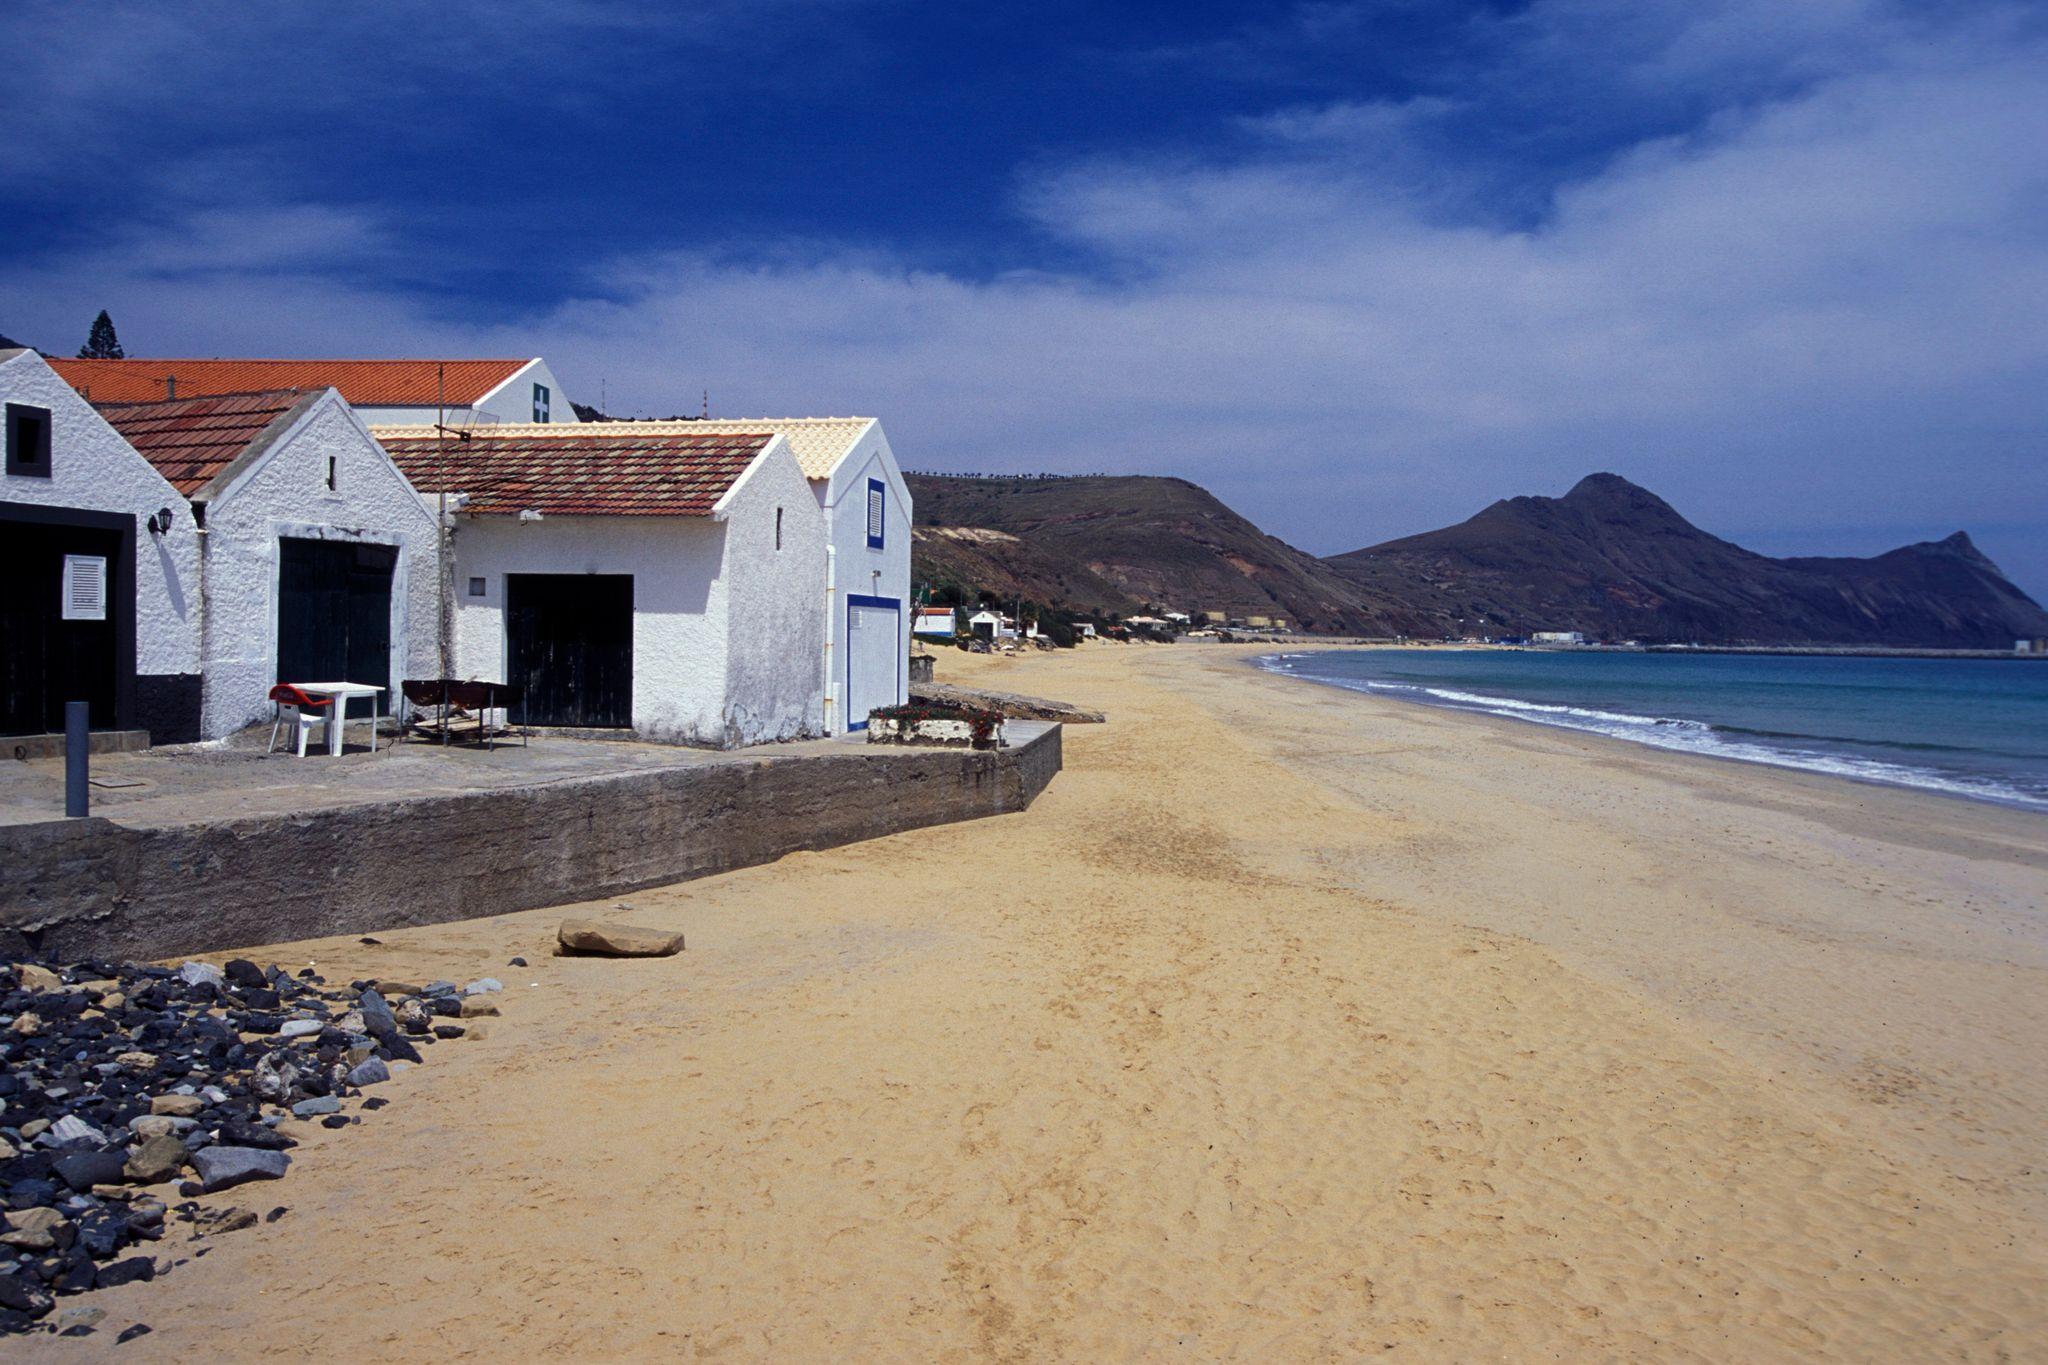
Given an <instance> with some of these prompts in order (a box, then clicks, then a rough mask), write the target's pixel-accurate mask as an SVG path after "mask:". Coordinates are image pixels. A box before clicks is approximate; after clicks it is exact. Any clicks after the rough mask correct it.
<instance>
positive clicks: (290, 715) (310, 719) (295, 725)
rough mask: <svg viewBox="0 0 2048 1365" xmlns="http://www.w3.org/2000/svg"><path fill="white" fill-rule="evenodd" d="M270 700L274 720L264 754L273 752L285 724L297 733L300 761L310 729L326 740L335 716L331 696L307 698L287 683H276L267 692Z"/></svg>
mask: <svg viewBox="0 0 2048 1365" xmlns="http://www.w3.org/2000/svg"><path fill="white" fill-rule="evenodd" d="M270 700H271V701H272V702H274V703H275V704H276V706H277V718H276V719H275V720H273V721H272V722H271V725H270V743H269V745H268V746H267V747H265V749H264V750H263V752H264V753H266V754H267V753H272V752H274V751H275V750H276V748H277V732H278V731H279V730H280V729H282V728H284V727H285V726H286V725H290V726H291V727H292V729H293V730H295V731H297V732H298V737H299V746H298V747H299V757H300V758H304V757H305V756H306V736H307V735H308V734H309V733H311V732H312V731H313V730H315V729H317V730H319V731H320V737H321V739H322V740H323V741H324V740H325V739H326V737H327V727H328V725H329V724H330V723H331V721H332V718H333V715H334V699H333V698H332V697H310V696H307V695H306V694H305V693H304V692H301V691H300V690H299V689H298V688H296V687H293V686H292V685H291V684H290V683H279V684H278V685H277V686H275V687H273V688H271V689H270Z"/></svg>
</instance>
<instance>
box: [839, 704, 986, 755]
mask: <svg viewBox="0 0 2048 1365" xmlns="http://www.w3.org/2000/svg"><path fill="white" fill-rule="evenodd" d="M1002 733H1003V713H1002V712H1000V711H990V710H985V709H983V708H981V707H977V706H953V705H947V704H944V703H930V702H912V703H910V704H909V705H907V706H884V707H881V708H879V709H878V710H875V711H873V712H870V713H869V715H868V743H870V744H939V745H952V746H954V747H956V748H965V747H969V746H971V747H973V748H976V749H993V748H996V747H997V746H998V745H1000V744H1001V743H1002Z"/></svg>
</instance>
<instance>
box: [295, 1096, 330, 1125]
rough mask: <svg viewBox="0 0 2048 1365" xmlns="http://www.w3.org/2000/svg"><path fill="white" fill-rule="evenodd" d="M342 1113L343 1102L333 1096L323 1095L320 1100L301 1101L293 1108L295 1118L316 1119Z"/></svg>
mask: <svg viewBox="0 0 2048 1365" xmlns="http://www.w3.org/2000/svg"><path fill="white" fill-rule="evenodd" d="M340 1112H341V1101H340V1100H338V1099H336V1098H335V1097H334V1096H332V1095H322V1096H320V1097H319V1098H318V1099H313V1100H300V1101H299V1102H298V1103H297V1104H295V1105H293V1106H292V1117H293V1118H301V1119H316V1118H319V1117H320V1116H321V1115H322V1114H338V1113H340Z"/></svg>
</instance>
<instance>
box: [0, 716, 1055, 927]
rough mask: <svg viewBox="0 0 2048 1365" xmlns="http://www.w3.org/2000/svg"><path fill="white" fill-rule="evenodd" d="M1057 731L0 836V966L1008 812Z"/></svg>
mask: <svg viewBox="0 0 2048 1365" xmlns="http://www.w3.org/2000/svg"><path fill="white" fill-rule="evenodd" d="M1060 765H1061V749H1060V730H1059V727H1057V726H1053V727H1051V728H1050V729H1048V730H1047V731H1046V732H1045V733H1043V734H1041V735H1039V736H1037V737H1036V738H1034V739H1032V740H1030V741H1028V742H1026V743H1024V744H1022V745H1019V746H1018V747H1016V748H1014V749H1005V750H1002V751H999V752H987V753H977V752H970V751H964V750H954V749H934V750H930V751H927V752H910V753H906V752H904V751H902V750H896V751H894V752H892V753H889V754H869V753H865V752H863V751H861V750H859V749H854V748H851V747H849V748H848V750H847V752H846V753H844V754H829V755H822V756H810V757H804V758H801V759H777V758H764V759H762V760H761V761H759V762H755V763H721V764H716V765H708V766H702V767H684V768H674V769H660V770H656V771H651V772H634V773H622V774H613V775H605V776H594V777H588V778H580V779H575V780H569V781H561V782H554V783H550V784H547V785H542V786H532V787H519V788H513V789H510V790H497V791H488V792H474V793H462V794H456V795H441V796H428V797H418V798H413V799H407V800H396V801H387V802H378V803H366V804H361V805H354V806H347V807H342V808H338V809H332V810H319V811H311V812H307V813H304V814H297V815H280V816H263V817H250V818H240V819H232V820H220V821H211V822H204V823H198V822H195V823H191V824H168V825H156V826H150V827H143V828H134V827H130V826H127V825H123V824H118V823H115V822H114V821H111V820H105V819H99V818H88V819H84V820H74V821H61V822H60V821H52V822H48V823H41V824H24V825H11V826H0V950H4V951H8V952H22V951H28V952H42V951H50V952H54V953H56V954H57V955H59V956H61V957H86V956H106V957H126V958H140V959H148V958H157V957H169V956H173V955H176V954H179V953H193V952H204V951H208V950H212V949H218V948H228V947H234V946H238V945H243V944H257V943H271V942H281V941H285V940H290V939H300V938H315V937H320V936H322V935H327V934H344V933H347V934H353V933H366V932H372V931H375V930H378V929H389V928H397V927H400V926H404V925H414V924H438V923H443V922H446V921H449V920H460V919H474V918H477V917H479V916H483V915H498V914H506V913H509V912H511V911H515V910H529V909H533V908H536V907H539V906H546V905H558V904H563V903H566V902H573V901H581V900H592V899H596V898H598V897H601V896H611V895H618V894H620V893H622V892H627V891H633V890H637V889H639V888H641V887H647V886H658V885H661V884H663V883H666V882H675V881H685V880H688V879H690V878H693V877H703V876H708V875H711V874H713V873H717V872H726V871H730V870H732V869H733V868H739V867H749V866H752V865H754V864H757V863H765V862H770V861H772V860H774V859H776V858H779V857H781V856H783V855H784V854H786V853H793V852H796V851H798V850H800V849H822V848H833V847H836V846H838V845H840V844H847V843H853V842H856V841H858V840H862V839H873V838H877V837H879V836H881V835H885V834H895V833H898V832H901V831H903V830H910V829H919V828H922V827H925V826H928V825H939V824H948V823H952V822H954V821H959V820H970V819H976V818H978V817H981V816H985V815H1001V814H1004V813H1006V812H1010V811H1019V810H1023V809H1024V808H1025V807H1027V806H1029V805H1030V804H1031V802H1032V800H1033V799H1034V798H1036V797H1037V795H1038V794H1039V793H1040V792H1041V791H1043V790H1045V787H1046V785H1047V784H1048V783H1050V782H1051V781H1052V779H1053V776H1054V775H1055V774H1056V773H1058V772H1059V770H1060Z"/></svg>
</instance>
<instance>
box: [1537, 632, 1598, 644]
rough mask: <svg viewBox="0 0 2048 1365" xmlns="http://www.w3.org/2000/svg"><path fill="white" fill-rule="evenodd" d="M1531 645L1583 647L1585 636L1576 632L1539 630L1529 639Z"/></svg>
mask: <svg viewBox="0 0 2048 1365" xmlns="http://www.w3.org/2000/svg"><path fill="white" fill-rule="evenodd" d="M1529 642H1530V643H1531V644H1538V645H1582V644H1584V643H1586V637H1585V634H1584V633H1583V632H1581V631H1576V630H1539V631H1537V632H1536V633H1535V634H1534V635H1531V636H1530V637H1529Z"/></svg>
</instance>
